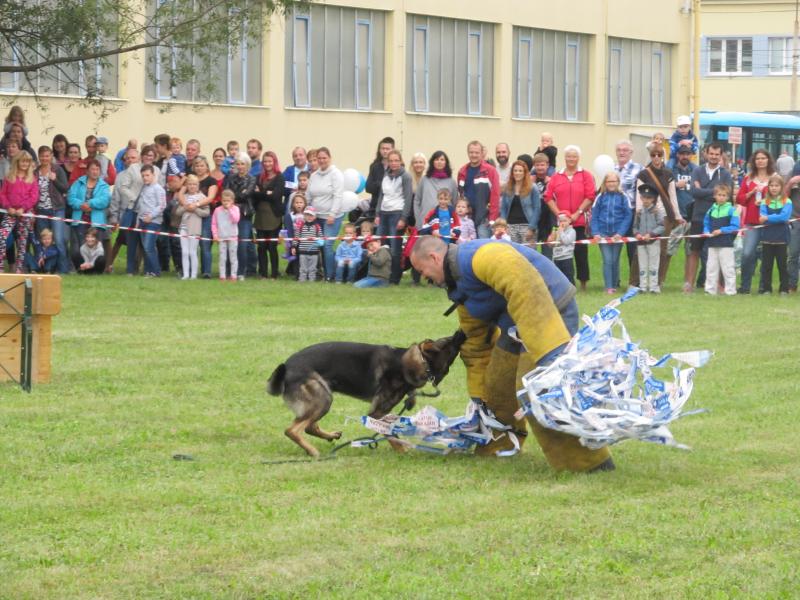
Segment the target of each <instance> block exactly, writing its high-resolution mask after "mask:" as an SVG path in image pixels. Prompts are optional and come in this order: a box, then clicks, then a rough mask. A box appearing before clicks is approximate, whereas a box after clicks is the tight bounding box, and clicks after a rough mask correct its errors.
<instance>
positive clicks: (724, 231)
mask: <svg viewBox="0 0 800 600" xmlns="http://www.w3.org/2000/svg"><path fill="white" fill-rule="evenodd" d="M738 230H739V210H738V208H736V207H735V206H734V205H733V202H731V189H730V188H729V187H728V186H727V185H717V186H715V187H714V204H713V205H712V206H711V208H709V209H708V212H707V213H706V216H705V218H704V219H703V233H705V234H708V235H711V237H710V238H709V239H707V240H706V248H707V249H708V259H707V260H706V294H712V295H716V293H717V286H718V284H719V273H720V270H721V271H722V277H723V279H724V280H725V294H726V295H728V296H733V295H734V294H736V261H735V259H734V255H733V242H734V240H735V239H736V233H737V232H738Z"/></svg>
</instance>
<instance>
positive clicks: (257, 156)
mask: <svg viewBox="0 0 800 600" xmlns="http://www.w3.org/2000/svg"><path fill="white" fill-rule="evenodd" d="M263 148H264V146H263V145H262V144H261V141H260V140H257V139H255V138H252V139H250V140H247V156H249V157H250V175H252V176H253V177H255V178H256V179H258V177H259V176H260V175H261V150H262V149H263ZM249 246H252V244H249ZM249 256H250V252H249V251H248V259H247V264H248V269H249V267H250V258H249ZM253 257H254V258H253V260H255V251H254V252H253ZM253 268H254V269H255V266H254V267H253ZM253 274H254V275H255V271H254V272H253ZM248 275H249V273H248Z"/></svg>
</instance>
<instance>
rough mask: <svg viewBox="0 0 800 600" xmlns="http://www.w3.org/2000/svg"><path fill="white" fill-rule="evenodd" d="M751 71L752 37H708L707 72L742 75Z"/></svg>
mask: <svg viewBox="0 0 800 600" xmlns="http://www.w3.org/2000/svg"><path fill="white" fill-rule="evenodd" d="M752 71H753V39H752V38H735V39H718V38H714V39H709V40H708V72H709V73H713V74H716V75H742V74H749V73H751V72H752Z"/></svg>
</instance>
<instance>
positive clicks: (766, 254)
mask: <svg viewBox="0 0 800 600" xmlns="http://www.w3.org/2000/svg"><path fill="white" fill-rule="evenodd" d="M767 190H768V192H769V195H768V196H767V198H765V199H764V201H763V202H762V203H761V208H760V209H759V211H760V216H759V221H760V222H761V223H765V224H766V225H767V226H766V227H764V228H763V229H762V230H761V281H760V283H759V285H758V293H759V294H770V293H772V262H773V260H774V261H775V262H776V263H778V279H779V281H780V293H781V294H787V293H789V272H788V270H787V268H786V258H787V248H788V244H789V219H790V218H791V216H792V201H791V200H789V198H787V197H786V196H784V195H783V177H781V176H780V175H778V174H777V173H776V174H774V175H772V176H771V177H770V178H769V184H768V187H767Z"/></svg>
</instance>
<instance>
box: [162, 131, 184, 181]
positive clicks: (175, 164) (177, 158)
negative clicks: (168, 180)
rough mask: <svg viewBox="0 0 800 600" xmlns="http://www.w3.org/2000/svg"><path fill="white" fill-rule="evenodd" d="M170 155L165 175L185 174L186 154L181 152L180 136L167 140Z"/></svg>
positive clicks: (179, 175)
mask: <svg viewBox="0 0 800 600" xmlns="http://www.w3.org/2000/svg"><path fill="white" fill-rule="evenodd" d="M169 149H170V152H171V154H170V156H169V159H167V177H169V176H170V175H177V176H178V177H181V178H182V177H183V176H184V175H186V155H185V154H183V142H182V141H181V138H177V137H174V138H172V139H171V140H170V141H169Z"/></svg>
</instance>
